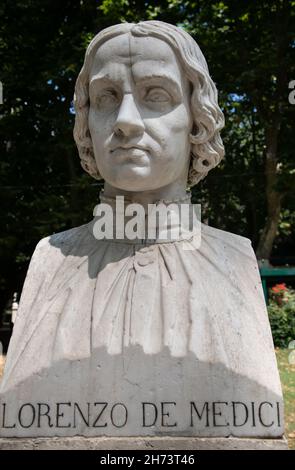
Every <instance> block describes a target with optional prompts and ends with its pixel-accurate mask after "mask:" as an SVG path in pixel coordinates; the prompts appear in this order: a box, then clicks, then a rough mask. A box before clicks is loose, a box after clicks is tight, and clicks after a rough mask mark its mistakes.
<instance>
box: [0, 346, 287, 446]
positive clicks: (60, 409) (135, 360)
mask: <svg viewBox="0 0 295 470" xmlns="http://www.w3.org/2000/svg"><path fill="white" fill-rule="evenodd" d="M0 424H1V427H0V435H1V437H4V436H23V437H32V436H35V437H36V436H74V435H83V436H101V435H108V436H140V435H150V436H162V435H163V436H244V437H246V436H255V437H277V436H281V435H282V434H283V404H282V401H281V398H280V397H279V396H278V395H277V394H275V393H273V392H272V391H271V390H269V389H267V388H266V387H264V386H262V385H260V384H259V383H257V382H255V381H252V380H250V379H249V378H247V377H244V376H242V375H239V374H236V373H235V372H234V371H232V370H229V369H227V368H225V367H224V366H223V365H222V364H214V363H203V362H201V361H198V360H197V359H196V357H195V356H194V355H193V354H190V355H188V356H186V357H182V358H177V357H172V356H171V355H170V353H169V351H168V350H167V349H165V350H163V351H162V352H161V353H159V354H154V355H147V354H145V353H144V352H143V350H142V348H140V347H130V348H126V349H125V350H124V353H123V354H122V355H110V354H108V353H107V352H106V350H105V349H104V348H101V349H98V350H95V351H93V354H92V356H91V357H90V358H84V359H80V360H75V361H68V360H62V361H59V362H56V363H54V362H53V363H52V365H51V367H49V368H47V369H43V370H40V371H39V372H38V373H36V374H34V375H33V376H31V377H28V378H27V379H26V380H24V381H22V382H21V383H15V384H14V385H10V384H9V380H8V381H7V383H6V385H5V386H4V390H3V391H2V395H1V403H0Z"/></svg>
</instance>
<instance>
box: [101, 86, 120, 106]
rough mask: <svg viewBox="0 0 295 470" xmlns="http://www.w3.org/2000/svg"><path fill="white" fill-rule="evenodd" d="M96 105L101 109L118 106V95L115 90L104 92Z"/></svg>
mask: <svg viewBox="0 0 295 470" xmlns="http://www.w3.org/2000/svg"><path fill="white" fill-rule="evenodd" d="M96 104H97V106H98V107H99V108H107V107H113V106H116V105H117V104H118V95H117V92H116V91H115V90H103V91H101V92H100V93H99V94H98V96H97V98H96Z"/></svg>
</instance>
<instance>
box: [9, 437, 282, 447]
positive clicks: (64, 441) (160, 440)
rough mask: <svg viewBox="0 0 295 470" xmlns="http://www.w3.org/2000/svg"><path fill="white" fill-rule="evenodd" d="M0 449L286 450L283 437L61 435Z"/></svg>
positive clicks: (20, 441) (16, 442)
mask: <svg viewBox="0 0 295 470" xmlns="http://www.w3.org/2000/svg"><path fill="white" fill-rule="evenodd" d="M0 450H148V451H151V450H288V444H287V441H286V439H285V438H280V439H248V438H241V439H239V438H235V437H228V438H224V437H211V438H210V437H209V438H208V437H207V438H206V437H195V438H187V437H133V438H132V437H129V438H124V437H92V438H86V437H80V436H78V437H64V438H55V437H52V438H36V439H18V438H14V439H13V438H2V439H0Z"/></svg>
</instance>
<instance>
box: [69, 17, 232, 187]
mask: <svg viewBox="0 0 295 470" xmlns="http://www.w3.org/2000/svg"><path fill="white" fill-rule="evenodd" d="M74 105H75V110H76V120H75V128H74V138H75V141H76V144H77V147H78V150H79V155H80V158H81V164H82V167H83V168H84V170H86V171H87V172H88V173H89V174H90V175H91V176H93V177H94V178H96V179H101V178H103V179H105V180H106V181H108V182H110V183H111V184H113V185H114V186H116V187H121V188H122V189H130V190H136V191H138V190H140V189H142V190H146V189H156V188H157V187H159V185H161V184H162V185H165V184H169V183H171V182H173V181H175V180H177V178H183V176H184V177H185V179H186V180H187V183H188V185H189V186H193V185H195V184H196V183H198V182H199V181H200V180H201V179H203V178H204V177H205V176H206V175H207V174H208V172H209V170H211V169H212V168H214V167H215V166H216V165H218V163H219V162H220V160H221V159H222V158H223V155H224V148H223V144H222V140H221V138H220V130H221V129H222V127H223V126H224V117H223V113H222V111H221V110H220V108H219V106H218V101H217V90H216V87H215V84H214V82H213V81H212V79H211V78H210V75H209V71H208V67H207V63H206V60H205V58H204V56H203V54H202V52H201V50H200V48H199V46H198V45H197V43H196V42H195V41H194V40H193V39H192V37H191V36H190V35H189V34H187V33H186V32H184V31H183V30H182V29H180V28H177V27H175V26H172V25H170V24H167V23H163V22H160V21H145V22H141V23H138V24H129V23H123V24H119V25H115V26H111V27H109V28H107V29H104V30H103V31H101V32H100V33H99V34H97V35H96V36H95V37H94V39H93V40H92V41H91V43H90V44H89V46H88V49H87V51H86V55H85V61H84V65H83V67H82V69H81V71H80V74H79V76H78V79H77V82H76V87H75V97H74Z"/></svg>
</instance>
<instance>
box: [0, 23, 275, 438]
mask: <svg viewBox="0 0 295 470" xmlns="http://www.w3.org/2000/svg"><path fill="white" fill-rule="evenodd" d="M74 103H75V109H76V121H75V129H74V138H75V141H76V144H77V147H78V151H79V155H80V159H81V164H82V167H83V168H84V170H86V171H87V172H88V173H89V174H90V175H91V176H92V177H94V178H96V179H103V180H104V193H103V195H102V197H101V200H102V201H107V202H108V203H109V204H111V205H112V204H113V202H114V200H115V198H116V196H124V197H125V201H126V202H125V204H126V205H127V206H128V204H131V203H134V202H136V203H140V204H142V205H143V206H144V207H146V206H147V205H148V204H150V203H151V204H156V205H157V204H159V203H161V204H164V205H165V204H167V203H168V202H171V201H172V202H173V203H175V204H176V205H178V204H182V203H183V202H186V203H189V194H188V192H187V188H188V187H191V186H193V185H195V184H197V183H198V182H199V181H200V180H201V179H202V178H204V177H205V176H206V175H207V174H208V171H209V170H211V169H212V168H214V167H215V166H216V165H218V163H219V162H220V160H221V159H222V158H223V155H224V148H223V144H222V140H221V138H220V130H221V129H222V127H223V126H224V118H223V114H222V111H221V109H220V108H219V106H218V101H217V90H216V87H215V84H214V82H213V81H212V79H211V78H210V75H209V71H208V67H207V64H206V61H205V58H204V56H203V54H202V52H201V50H200V48H199V47H198V45H197V44H196V42H195V41H194V40H193V39H192V38H191V37H190V36H189V35H188V34H187V33H185V32H184V31H183V30H181V29H179V28H177V27H175V26H172V25H169V24H166V23H162V22H158V21H147V22H141V23H138V24H128V23H125V24H120V25H116V26H111V27H110V28H107V29H105V30H103V31H101V32H100V33H99V34H97V36H95V38H94V39H93V40H92V42H91V43H90V45H89V47H88V49H87V52H86V56H85V61H84V65H83V67H82V70H81V72H80V74H79V76H78V79H77V83H76V88H75V100H74ZM93 223H94V221H91V222H89V224H86V225H83V226H81V227H76V228H73V229H71V230H67V231H65V232H62V233H57V234H54V235H52V236H49V237H47V238H45V239H43V240H41V241H40V242H39V244H38V245H37V247H36V249H35V252H34V254H33V257H32V260H31V264H30V267H29V270H28V274H27V278H26V281H25V284H24V289H23V293H22V297H21V302H20V306H19V313H18V316H17V319H16V323H15V329H14V333H13V337H12V340H11V344H10V347H9V352H8V357H7V362H6V367H5V371H4V377H3V380H2V383H1V390H0V398H1V403H0V405H1V407H0V421H1V423H2V425H1V426H2V427H0V435H1V436H73V435H83V436H101V435H108V436H141V435H165V436H166V435H173V436H178V435H179V436H208V437H210V436H237V437H243V436H254V437H280V436H282V435H283V432H284V428H283V426H284V424H283V405H282V393H281V386H280V380H279V375H278V371H277V366H276V360H275V355H274V350H273V342H272V337H271V331H270V327H269V322H268V317H267V311H266V307H265V303H264V297H263V292H262V287H261V281H260V277H259V271H258V267H257V262H256V258H255V255H254V252H253V250H252V247H251V242H250V241H249V240H248V239H246V238H243V237H241V236H238V235H235V234H232V233H228V232H224V231H221V230H218V229H215V228H212V227H209V226H206V225H203V224H202V233H201V244H200V246H197V245H196V243H195V239H194V233H191V234H190V235H189V236H186V237H184V238H181V237H180V239H178V240H177V241H171V240H161V239H157V238H156V239H149V238H145V239H143V240H138V239H135V240H130V239H127V238H123V239H122V238H119V239H116V238H114V239H113V240H97V239H96V238H95V237H94V235H93ZM185 245H186V247H188V246H189V247H190V249H183V248H184V246H185Z"/></svg>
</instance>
